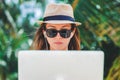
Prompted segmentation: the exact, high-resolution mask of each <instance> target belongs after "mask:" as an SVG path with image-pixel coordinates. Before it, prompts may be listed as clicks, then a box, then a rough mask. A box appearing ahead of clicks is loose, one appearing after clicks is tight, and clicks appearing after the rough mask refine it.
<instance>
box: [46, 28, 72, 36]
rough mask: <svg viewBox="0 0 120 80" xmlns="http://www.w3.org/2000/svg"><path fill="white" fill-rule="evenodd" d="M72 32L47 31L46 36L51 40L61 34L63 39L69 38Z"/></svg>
mask: <svg viewBox="0 0 120 80" xmlns="http://www.w3.org/2000/svg"><path fill="white" fill-rule="evenodd" d="M71 32H72V30H67V29H62V30H56V29H46V35H47V36H48V37H50V38H54V37H55V36H56V35H57V33H59V34H60V36H61V37H62V38H69V37H70V34H71Z"/></svg>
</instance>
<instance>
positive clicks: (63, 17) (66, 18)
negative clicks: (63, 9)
mask: <svg viewBox="0 0 120 80" xmlns="http://www.w3.org/2000/svg"><path fill="white" fill-rule="evenodd" d="M49 20H67V21H73V22H75V20H74V18H72V17H70V16H65V15H55V16H48V17H44V19H43V21H49Z"/></svg>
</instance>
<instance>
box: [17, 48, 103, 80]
mask: <svg viewBox="0 0 120 80" xmlns="http://www.w3.org/2000/svg"><path fill="white" fill-rule="evenodd" d="M103 64H104V54H103V52H102V51H33V50H31V51H30V50H29V51H20V52H19V55H18V78H19V80H103Z"/></svg>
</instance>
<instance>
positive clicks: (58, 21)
mask: <svg viewBox="0 0 120 80" xmlns="http://www.w3.org/2000/svg"><path fill="white" fill-rule="evenodd" d="M39 23H40V28H39V29H38V30H37V32H36V35H35V37H34V41H33V43H32V46H31V49H33V50H80V37H79V32H78V29H77V26H78V25H80V24H81V23H79V22H75V20H74V16H73V9H72V7H71V5H69V4H49V5H48V6H47V7H46V10H45V14H44V19H43V21H39Z"/></svg>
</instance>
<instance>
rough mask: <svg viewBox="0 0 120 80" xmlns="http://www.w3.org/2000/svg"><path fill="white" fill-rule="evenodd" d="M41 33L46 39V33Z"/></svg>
mask: <svg viewBox="0 0 120 80" xmlns="http://www.w3.org/2000/svg"><path fill="white" fill-rule="evenodd" d="M42 32H43V35H44V37H45V38H46V32H45V31H44V30H43V31H42Z"/></svg>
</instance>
